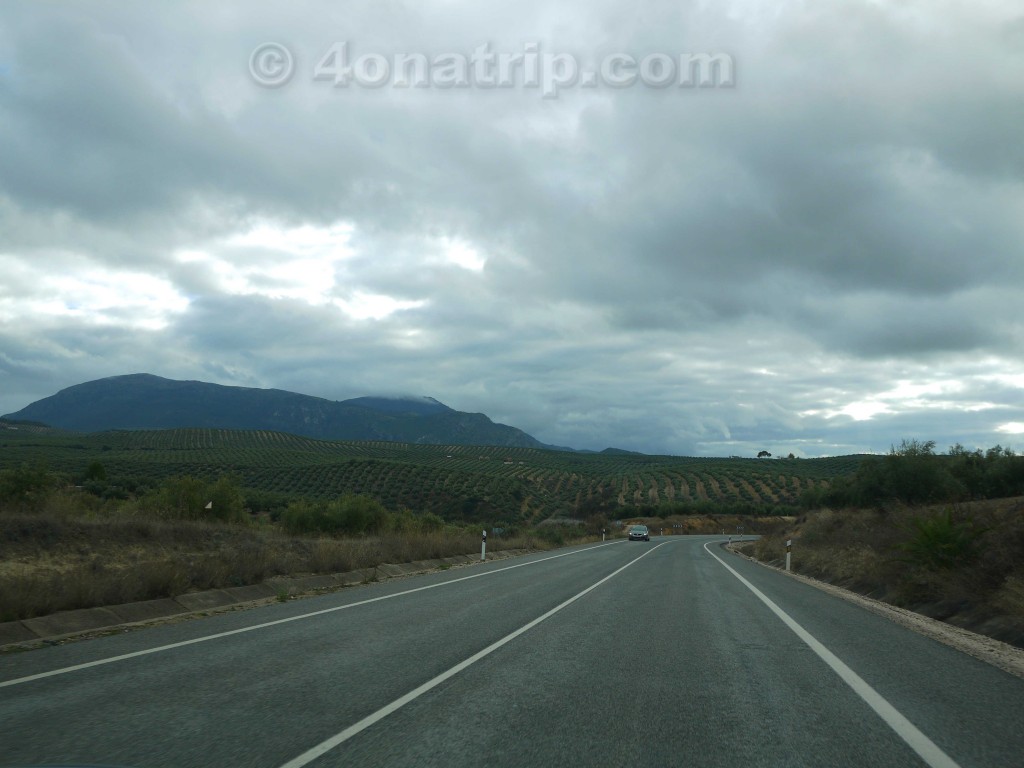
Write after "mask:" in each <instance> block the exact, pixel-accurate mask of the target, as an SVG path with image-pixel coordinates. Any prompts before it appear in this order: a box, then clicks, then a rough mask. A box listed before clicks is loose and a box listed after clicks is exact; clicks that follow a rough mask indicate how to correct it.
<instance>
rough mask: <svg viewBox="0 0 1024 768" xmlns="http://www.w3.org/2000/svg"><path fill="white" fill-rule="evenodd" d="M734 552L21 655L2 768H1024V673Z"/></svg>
mask: <svg viewBox="0 0 1024 768" xmlns="http://www.w3.org/2000/svg"><path fill="white" fill-rule="evenodd" d="M718 542H720V539H719V538H718V537H668V538H665V539H662V538H657V537H655V538H654V539H653V540H652V541H651V542H649V543H647V542H624V541H617V542H614V543H609V544H606V545H598V546H590V547H581V548H574V549H569V550H560V551H558V552H553V553H546V554H541V555H534V556H530V557H526V558H520V559H517V560H504V561H499V562H495V563H490V564H486V565H478V566H473V567H469V568H459V569H452V570H449V571H445V572H441V573H435V574H430V575H427V576H421V577H414V578H407V579H401V580H396V581H391V582H386V583H380V584H373V585H369V586H366V587H359V588H353V589H348V590H344V591H342V592H337V593H334V594H331V595H326V596H323V597H318V598H313V599H308V600H301V601H295V602H291V603H284V604H275V605H271V606H268V607H266V608H261V609H257V610H252V611H245V612H236V613H229V614H222V615H219V616H214V617H211V618H208V619H203V620H199V621H192V622H187V623H182V624H176V625H169V626H164V627H155V628H151V629H147V630H143V631H138V632H132V633H127V634H122V635H116V636H110V637H105V638H98V639H95V640H90V641H85V642H79V643H73V644H69V645H65V646H55V647H50V648H44V649H40V650H37V651H31V652H25V653H18V654H8V655H5V656H0V765H4V766H6V765H38V764H90V765H96V764H102V765H120V766H138V767H140V768H142V767H146V768H148V767H150V766H152V767H154V768H156V767H157V766H167V767H168V768H170V767H171V766H173V767H174V768H186V767H188V766H261V767H262V766H266V767H267V768H286V767H287V768H300V766H304V765H310V766H313V768H326V767H327V766H452V765H463V766H465V765H487V766H560V765H566V766H574V768H578V767H581V766H923V765H931V766H947V767H948V768H952V767H953V766H962V767H963V768H968V767H975V766H977V767H980V766H987V767H990V768H1014V767H1015V766H1016V767H1024V727H1022V726H1024V680H1020V679H1018V678H1016V677H1013V676H1011V675H1009V674H1007V673H1005V672H1002V671H1000V670H998V669H995V668H993V667H990V666H988V665H986V664H984V663H982V662H979V661H977V660H975V659H973V658H971V657H968V656H965V655H963V654H961V653H959V652H957V651H955V650H952V649H950V648H948V647H946V646H944V645H941V644H939V643H936V642H935V641H933V640H930V639H927V638H923V637H920V636H918V635H916V634H914V633H912V632H909V631H908V630H906V629H903V628H902V627H899V626H897V625H895V624H892V623H890V622H888V621H887V620H885V619H884V618H881V617H879V616H876V615H874V614H872V613H869V612H866V611H864V610H863V609H861V608H859V607H857V606H855V605H852V604H849V603H847V602H845V601H842V600H838V599H836V598H833V597H831V596H829V595H827V594H825V593H823V592H820V591H819V590H816V589H814V588H813V587H809V586H807V585H805V584H802V583H800V582H798V581H796V580H794V579H789V578H787V577H785V576H784V575H781V574H778V573H775V572H772V571H770V570H768V569H765V568H761V567H759V566H757V565H755V564H752V563H749V562H747V561H746V560H744V559H742V558H740V557H737V556H734V555H731V554H729V553H727V552H725V551H723V550H722V549H721V547H720V546H719V544H718ZM705 545H707V546H705Z"/></svg>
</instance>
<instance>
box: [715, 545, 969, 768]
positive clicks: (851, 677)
mask: <svg viewBox="0 0 1024 768" xmlns="http://www.w3.org/2000/svg"><path fill="white" fill-rule="evenodd" d="M712 543H715V542H710V541H709V542H708V543H707V544H705V545H704V551H705V552H707V553H708V554H709V555H711V556H712V557H713V558H715V560H717V561H718V562H719V563H721V564H722V566H724V567H725V569H726V570H728V571H729V573H731V574H732V575H733V576H735V577H736V578H737V579H739V580H740V582H741V583H742V584H743V586H745V587H746V588H747V589H749V590H750V591H751V592H753V593H754V595H755V596H757V598H758V599H759V600H760V601H761V602H762V603H764V604H765V605H766V606H768V608H769V610H771V612H772V613H774V614H775V615H776V616H778V617H779V618H780V619H781V620H782V623H783V624H785V625H786V626H787V627H789V628H790V629H791V630H793V632H794V633H795V634H796V636H797V637H799V638H800V639H801V640H803V641H804V643H806V644H807V646H808V647H809V648H810V649H811V650H812V651H814V652H815V653H816V654H817V655H818V657H819V658H820V659H821V660H822V661H824V662H825V663H826V664H828V666H829V667H831V669H832V671H833V672H835V673H836V674H837V675H839V677H840V679H841V680H842V681H843V682H844V683H846V684H847V685H848V686H850V688H852V689H853V691H854V692H855V693H856V694H857V695H858V696H860V697H861V699H863V700H864V702H865V703H866V704H867V705H868V706H869V707H871V709H873V710H874V711H875V713H876V714H877V715H878V716H879V717H880V718H882V720H883V721H885V724H886V725H888V726H889V727H890V728H892V730H893V731H895V732H896V735H897V736H899V737H900V738H901V739H903V741H904V742H906V744H907V746H909V747H910V748H911V749H912V750H914V752H916V753H917V755H918V756H919V757H920V758H921V759H922V760H924V761H925V763H927V764H928V765H929V766H931V768H960V766H959V764H958V763H957V762H956V761H955V760H953V758H951V757H950V756H949V755H947V754H946V753H945V752H943V751H942V750H941V749H940V748H939V747H938V746H937V745H936V744H935V742H933V741H932V740H931V739H929V738H928V737H927V736H925V735H924V734H923V733H922V732H921V731H920V730H919V729H918V728H917V726H915V725H914V724H913V723H911V722H910V721H909V720H908V719H907V718H906V717H904V716H903V715H902V714H901V713H900V711H899V710H897V709H896V707H894V706H893V705H892V704H890V703H889V702H888V701H887V700H886V699H885V697H883V696H882V694H880V693H879V692H878V691H876V690H875V689H874V688H872V687H871V686H870V685H868V684H867V683H866V682H865V681H864V680H863V678H861V677H860V675H858V674H857V673H856V672H854V671H853V670H852V669H850V668H849V667H848V666H846V664H844V663H843V662H842V661H841V660H840V659H839V657H837V656H836V655H835V654H834V653H832V651H830V650H829V649H828V648H826V647H825V646H824V645H822V644H821V642H819V641H818V640H817V639H816V638H815V637H814V636H813V635H812V634H811V633H810V632H808V631H807V630H806V629H804V628H803V627H802V626H800V625H799V624H797V623H796V621H795V620H794V619H793V618H792V617H790V615H789V614H788V613H786V612H785V611H783V610H782V609H781V608H780V607H779V606H778V605H776V603H775V602H773V601H772V599H771V598H769V597H768V596H767V595H765V594H764V593H763V592H762V591H761V590H759V589H758V588H757V587H755V586H754V585H753V584H751V583H750V582H749V581H747V580H746V579H745V578H743V576H741V575H740V574H739V573H738V572H737V571H736V570H735V569H733V567H732V566H730V565H729V564H728V563H726V562H725V561H724V560H722V558H720V557H719V556H718V555H716V554H715V553H714V552H712V551H711V550H710V549H708V545H709V544H712ZM718 543H721V542H718Z"/></svg>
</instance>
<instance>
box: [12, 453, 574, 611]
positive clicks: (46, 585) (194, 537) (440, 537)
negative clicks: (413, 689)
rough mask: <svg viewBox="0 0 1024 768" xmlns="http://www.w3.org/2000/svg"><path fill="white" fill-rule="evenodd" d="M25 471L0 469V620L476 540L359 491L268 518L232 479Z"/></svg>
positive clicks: (513, 534) (423, 553) (327, 569)
mask: <svg viewBox="0 0 1024 768" xmlns="http://www.w3.org/2000/svg"><path fill="white" fill-rule="evenodd" d="M28 473H32V475H33V477H36V478H37V479H38V478H40V477H45V474H36V473H35V470H26V472H25V473H20V472H19V471H13V472H12V471H10V470H8V471H7V472H5V473H0V474H2V480H4V481H7V482H8V485H7V486H5V487H6V488H7V489H8V491H9V490H10V489H11V488H12V487H17V488H18V489H19V490H20V491H21V492H22V496H21V497H20V502H19V503H11V499H10V498H9V497H8V498H7V499H6V502H7V503H5V504H4V505H3V506H0V621H12V620H16V619H23V618H30V617H32V616H39V615H45V614H48V613H52V612H54V611H60V610H69V609H74V608H87V607H93V606H101V605H111V604H116V603H125V602H133V601H136V600H148V599H154V598H159V597H171V596H176V595H180V594H184V593H186V592H192V591H197V590H203V589H211V588H216V587H229V586H244V585H248V584H255V583H259V582H262V581H264V580H266V579H268V578H270V577H273V576H278V575H294V574H316V573H339V572H348V571H355V570H359V569H364V568H371V567H373V566H376V565H379V564H381V563H389V562H397V563H403V562H414V561H417V560H428V559H436V558H442V557H450V556H452V555H459V554H467V553H473V552H475V551H479V547H480V531H479V529H478V528H476V527H474V528H473V529H468V528H467V527H465V526H458V525H446V524H445V523H444V522H443V521H442V520H440V518H437V517H436V516H433V515H416V514H414V513H412V512H410V511H409V510H400V511H397V512H392V511H389V510H387V509H385V508H384V507H383V506H382V505H381V504H380V503H379V502H377V501H375V500H373V499H370V498H368V497H359V496H352V497H343V498H341V499H338V500H335V501H333V502H304V501H299V502H292V503H291V504H290V505H288V507H287V508H286V509H285V510H284V512H283V514H282V515H281V519H280V522H274V521H273V520H271V519H270V517H269V516H266V515H264V516H251V515H249V514H248V513H247V512H245V510H244V509H243V508H242V507H241V506H240V504H241V499H242V498H243V497H244V494H243V493H242V492H241V490H240V489H239V488H238V487H237V486H235V485H234V483H233V482H232V481H231V480H230V479H229V478H220V479H218V480H217V481H214V482H212V483H203V482H202V481H198V480H196V479H195V478H187V477H186V478H176V479H173V480H171V481H168V482H166V483H164V484H162V485H161V486H159V487H158V488H156V489H152V490H150V491H148V492H146V493H145V494H144V495H142V496H141V497H139V498H132V499H127V500H109V499H108V500H104V499H100V498H98V497H96V496H94V495H92V494H89V493H87V492H84V491H79V490H68V489H65V488H59V487H54V485H53V483H52V482H51V483H50V485H49V487H48V488H46V487H41V486H40V484H38V483H36V484H33V485H32V486H31V488H28V489H26V488H25V487H24V485H23V484H20V483H21V482H22V481H23V480H25V479H26V478H27V476H28ZM12 476H17V478H16V479H17V480H18V483H15V484H14V485H12V484H10V481H11V480H12ZM218 494H219V495H218ZM211 498H212V499H214V501H213V503H212V506H210V507H209V508H208V505H209V504H210V502H208V501H207V502H204V500H206V499H211ZM239 515H241V516H239ZM574 533H575V534H576V537H577V538H578V537H579V536H581V535H583V531H582V530H579V531H575V532H574ZM549 546H550V543H549V541H548V538H547V537H546V536H544V535H543V534H533V533H531V532H518V531H515V530H511V529H506V530H505V531H503V532H502V535H499V536H492V537H491V538H490V539H489V541H488V548H489V550H490V551H492V552H493V551H500V550H503V549H544V548H547V547H549Z"/></svg>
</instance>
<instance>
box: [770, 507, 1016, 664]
mask: <svg viewBox="0 0 1024 768" xmlns="http://www.w3.org/2000/svg"><path fill="white" fill-rule="evenodd" d="M1022 512H1024V501H1022V500H1021V499H1002V500H998V501H986V502H975V503H971V504H963V505H956V506H953V507H949V506H931V507H906V506H895V507H887V508H878V509H873V510H864V509H860V510H844V511H835V510H827V509H826V510H821V511H818V512H814V513H811V514H808V515H807V516H806V517H804V518H801V519H800V521H799V522H798V523H797V524H796V525H795V526H794V527H793V528H791V529H790V530H785V531H780V532H778V533H776V534H774V535H770V536H766V537H764V538H762V539H761V540H760V541H758V542H756V544H754V546H753V547H752V548H751V550H752V551H751V554H753V556H754V557H756V558H758V559H759V560H761V561H763V562H767V563H771V564H774V565H781V564H782V563H783V562H784V559H785V540H786V539H787V538H792V539H793V556H792V564H793V570H795V571H797V572H799V573H802V574H805V575H807V576H811V577H814V578H816V579H819V580H821V581H826V582H828V583H830V584H835V585H837V586H841V587H845V588H847V589H851V590H853V591H855V592H859V593H861V594H864V595H868V596H869V597H874V598H876V599H879V600H884V601H886V602H889V603H892V604H894V605H898V606H900V607H903V608H909V609H911V610H913V611H916V612H918V613H922V614H924V615H926V616H930V617H931V618H937V619H942V620H945V621H948V622H950V623H953V624H956V625H958V626H963V627H965V628H968V629H973V630H975V631H980V632H982V633H984V634H988V635H990V636H992V637H995V638H996V639H999V640H1003V641H1005V642H1008V643H1012V644H1014V645H1017V646H1020V647H1024V514H1022Z"/></svg>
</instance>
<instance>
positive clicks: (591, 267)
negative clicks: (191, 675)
mask: <svg viewBox="0 0 1024 768" xmlns="http://www.w3.org/2000/svg"><path fill="white" fill-rule="evenodd" d="M341 43H346V44H347V45H346V46H345V47H344V48H342V47H341V46H340V45H335V44H341ZM267 44H274V46H268V45H267ZM275 46H276V47H275ZM286 51H287V52H286ZM474 52H477V53H476V54H475V58H473V57H474ZM687 54H693V55H697V56H698V59H697V60H696V64H695V66H694V69H693V70H692V71H690V80H691V84H690V85H686V84H684V85H682V86H680V85H678V83H679V81H681V80H685V79H686V78H685V77H683V76H682V73H683V69H684V68H683V67H682V62H685V61H686V60H687V58H686V55H687ZM700 54H708V55H709V56H711V57H714V62H715V63H714V65H713V66H710V67H708V68H707V69H701V66H702V65H701V63H700V60H699V55H700ZM289 56H290V58H289ZM400 56H406V57H408V58H407V60H412V61H417V58H416V57H417V56H420V57H421V58H422V60H423V61H426V63H427V67H428V74H427V76H426V79H423V78H422V77H421V79H420V80H419V81H415V79H414V78H415V77H419V76H420V75H419V73H418V72H417V71H416V70H415V69H410V68H408V67H407V68H406V69H404V70H403V71H404V72H405V77H406V82H407V83H409V84H408V85H407V87H401V86H402V82H401V77H400V76H399V74H400V73H399V74H396V73H397V72H398V69H399V68H398V67H397V65H396V64H395V62H397V61H398V60H399V59H398V58H397V57H400ZM460 56H461V57H465V59H466V60H468V61H469V65H468V70H469V71H468V73H466V72H463V73H460V71H459V70H458V60H459V57H460ZM569 57H571V61H570V59H569ZM626 57H632V58H631V59H629V58H626ZM346 58H347V62H346V61H345V59H346ZM497 59H503V60H504V62H505V65H506V66H505V70H506V71H505V75H507V77H506V79H505V81H502V82H497V81H498V80H501V72H500V71H499V68H498V66H497V65H496V64H495V61H496V60H497ZM630 61H634V62H636V66H632V65H631V64H630ZM382 62H383V63H384V64H385V66H387V67H388V68H389V70H388V71H385V72H383V73H382V72H381V70H380V69H375V68H374V66H375V65H377V66H379V65H380V64H381V63H382ZM452 62H455V63H454V64H453V63H452ZM517 62H518V63H517ZM545 62H547V63H549V64H550V66H549V67H548V68H547V69H545V68H544V64H545ZM572 62H575V66H576V67H577V69H578V73H577V74H578V75H579V77H578V81H577V82H576V83H575V84H568V83H566V84H564V85H558V84H557V83H555V84H554V85H553V86H552V83H553V82H554V81H556V80H561V79H564V80H568V79H569V75H571V74H572V66H573V65H572ZM644 62H646V63H644ZM531 63H532V64H533V65H535V66H536V67H537V70H536V72H537V76H536V78H534V79H531V73H530V71H528V69H529V67H530V66H531ZM346 66H347V67H348V69H346V68H345V67H346ZM666 67H672V68H674V69H675V70H678V71H675V72H673V71H671V70H668V69H666ZM688 71H689V70H688ZM590 73H594V75H593V76H590ZM673 74H674V75H675V79H672V80H671V81H670V82H668V83H667V84H665V83H664V82H663V81H664V80H666V79H667V78H668V77H669V76H670V75H673ZM289 75H290V76H289ZM385 75H389V77H385ZM461 75H466V77H464V78H463V79H462V80H461V81H460V80H459V78H460V76H461ZM605 75H607V77H606V76H605ZM542 76H543V77H542ZM332 78H337V79H340V81H341V82H339V83H335V82H334V81H333V79H332ZM410 78H413V80H412V82H410ZM701 78H705V80H706V83H705V86H704V87H700V86H699V84H698V83H699V81H700V80H701ZM541 80H544V82H546V83H547V84H548V85H549V86H551V87H547V88H545V87H543V86H544V83H543V82H541ZM658 84H661V85H662V86H663V87H656V86H657V85H658ZM373 85H375V86H376V87H370V86H373ZM496 85H497V86H498V87H496ZM416 86H419V87H416ZM0 275H2V280H0V413H7V412H12V411H15V410H18V409H20V408H22V407H24V406H25V405H27V404H29V403H30V402H32V401H34V400H37V399H40V398H42V397H46V396H48V395H51V394H53V393H54V392H56V391H57V390H59V389H61V388H63V387H67V386H70V385H73V384H77V383H81V382H83V381H88V380H92V379H97V378H102V377H105V376H113V375H119V374H125V373H137V372H147V373H154V374H157V375H160V376H165V377H168V378H175V379H198V380H203V381H211V382H217V383H221V384H233V385H241V386H253V387H275V388H281V389H289V390H294V391H298V392H303V393H307V394H312V395H317V396H321V397H326V398H330V399H333V400H340V399H346V398H350V397H357V396H360V395H370V394H415V395H429V396H432V397H435V398H437V399H439V400H441V401H442V402H444V403H446V404H448V405H450V406H451V407H453V408H457V409H459V410H464V411H480V412H483V413H486V414H487V415H489V416H490V417H491V418H493V419H494V420H496V421H501V422H504V423H508V424H512V425H514V426H517V427H520V428H521V429H524V430H526V431H527V432H529V433H530V434H532V435H534V436H535V437H537V438H538V439H540V440H543V441H545V442H548V443H553V444H558V445H568V446H572V447H576V448H590V449H602V448H605V447H607V446H617V447H621V448H627V449H632V450H639V451H644V452H648V453H671V454H679V455H726V456H727V455H734V454H735V455H745V456H749V455H754V454H756V453H757V451H759V450H769V451H771V452H773V453H776V454H786V453H789V452H793V453H795V454H796V455H802V456H818V455H826V454H843V453H851V452H867V451H871V452H883V451H886V450H888V449H889V447H890V446H891V445H892V444H894V443H899V441H900V440H901V439H902V438H911V437H912V438H918V439H922V440H935V441H936V443H937V445H938V447H939V449H941V450H945V449H946V448H948V447H949V446H950V445H951V444H953V443H955V442H960V443H963V444H964V445H966V446H968V447H970V448H974V447H989V446H992V445H995V444H996V443H1001V444H1002V445H1010V446H1014V447H1015V448H1018V450H1019V449H1020V448H1021V447H1022V446H1024V354H1022V353H1024V322H1022V319H1021V318H1022V307H1024V7H1022V6H1021V4H1020V2H1019V0H1007V1H1006V2H996V1H993V2H981V3H978V2H966V1H964V2H948V1H946V0H903V1H900V2H884V1H878V2H867V1H863V0H837V1H836V2H821V1H819V0H807V1H806V2H787V0H765V1H764V2H754V0H737V1H735V2H730V0H704V1H697V0H694V1H693V2H686V1H685V0H683V1H679V0H677V1H675V2H643V1H641V2H638V3H623V2H621V0H619V1H618V2H614V3H611V2H606V1H605V0H575V1H574V2H565V3H558V4H557V5H556V4H554V3H548V2H532V1H531V0H527V1H526V2H518V3H494V2H468V1H467V2H458V1H457V0H435V1H433V2H409V3H405V2H400V1H396V2H380V0H366V1H365V2H350V1H346V2H323V3H314V2H306V3H302V2H289V3H283V2H280V3H253V2H234V3H226V2H225V3H216V4H214V3H208V2H205V1H203V2H173V3H172V2H165V3H130V2H127V1H125V2H90V3H78V2H74V3H71V2H68V3H61V2H48V3H37V2H11V1H10V0H8V1H7V2H4V3H3V5H2V6H0Z"/></svg>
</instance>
